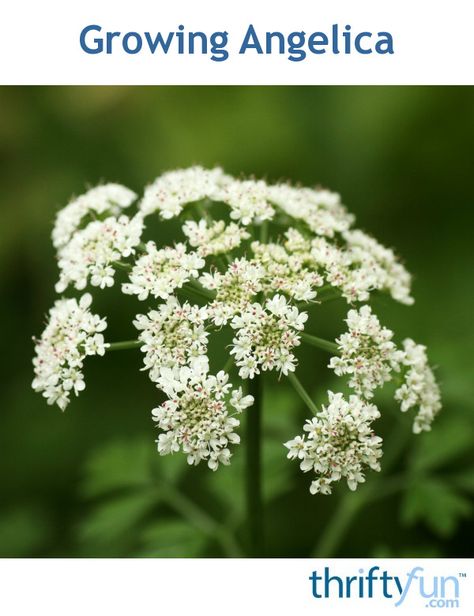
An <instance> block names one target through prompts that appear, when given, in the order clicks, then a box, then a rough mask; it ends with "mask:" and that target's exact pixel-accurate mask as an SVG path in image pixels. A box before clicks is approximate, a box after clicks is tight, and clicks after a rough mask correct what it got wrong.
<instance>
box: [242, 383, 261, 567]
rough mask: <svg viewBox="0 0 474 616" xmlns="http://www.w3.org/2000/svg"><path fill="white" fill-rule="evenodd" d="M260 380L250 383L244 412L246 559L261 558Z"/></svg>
mask: <svg viewBox="0 0 474 616" xmlns="http://www.w3.org/2000/svg"><path fill="white" fill-rule="evenodd" d="M262 390H263V387H262V376H260V375H255V377H254V378H253V379H251V380H250V384H249V393H250V394H251V395H252V396H253V398H254V403H253V405H252V406H251V407H250V408H249V409H248V411H247V426H246V432H247V435H246V436H247V438H246V443H247V447H246V454H247V460H246V469H245V471H246V473H245V485H246V497H247V532H248V548H249V556H263V551H264V547H263V545H264V544H263V506H262V468H261V467H262V459H261V441H262V393H263V391H262Z"/></svg>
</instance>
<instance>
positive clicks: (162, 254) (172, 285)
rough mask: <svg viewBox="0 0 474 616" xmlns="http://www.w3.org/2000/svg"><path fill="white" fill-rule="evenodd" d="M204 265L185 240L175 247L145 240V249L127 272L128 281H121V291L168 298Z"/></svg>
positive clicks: (141, 297) (140, 295)
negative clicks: (189, 249)
mask: <svg viewBox="0 0 474 616" xmlns="http://www.w3.org/2000/svg"><path fill="white" fill-rule="evenodd" d="M204 265H205V261H204V259H202V258H201V257H200V256H199V255H198V254H196V253H195V252H187V250H186V246H185V245H184V244H176V246H175V247H174V248H169V247H166V248H161V249H160V250H158V248H157V247H156V245H155V242H148V243H147V245H146V253H145V254H144V255H142V256H141V257H139V258H138V259H137V261H136V263H135V265H134V266H133V269H132V271H131V273H130V282H129V283H125V284H123V285H122V291H123V292H124V293H126V294H129V295H136V296H137V297H138V299H139V300H145V299H147V298H148V296H149V295H152V296H153V297H155V298H158V297H159V298H161V299H167V298H168V297H169V296H170V295H171V294H172V293H173V292H174V291H175V290H176V289H180V288H181V287H182V286H183V285H184V284H185V283H186V282H188V281H189V280H190V279H191V278H197V276H198V272H199V270H200V269H202V268H203V267H204Z"/></svg>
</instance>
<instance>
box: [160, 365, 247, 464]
mask: <svg viewBox="0 0 474 616" xmlns="http://www.w3.org/2000/svg"><path fill="white" fill-rule="evenodd" d="M228 378H229V376H228V375H227V374H226V373H225V372H224V371H220V372H218V373H217V375H215V376H214V375H210V374H208V373H207V372H206V371H204V372H202V373H201V374H198V373H197V372H195V371H192V370H186V369H184V370H183V369H181V371H180V374H179V377H178V379H176V382H177V383H178V386H177V388H176V391H174V392H173V391H172V389H171V390H168V393H169V394H171V397H170V398H169V399H168V400H166V401H165V402H164V403H163V404H162V405H161V406H159V407H158V408H155V409H153V411H152V415H153V419H154V421H155V422H156V424H157V426H158V427H159V428H160V429H161V430H162V432H161V434H160V435H159V437H158V440H157V443H158V451H159V453H160V454H161V455H167V454H170V453H174V452H177V451H179V450H182V451H183V452H184V453H185V454H186V456H187V460H188V463H189V464H193V465H197V464H199V462H201V461H202V460H205V461H206V462H207V465H208V467H209V468H210V469H212V470H214V471H215V470H217V468H218V466H219V464H224V465H227V464H229V463H230V458H231V455H232V453H231V451H230V449H229V446H230V445H235V444H237V443H239V442H240V437H239V435H238V434H237V433H236V432H235V431H234V430H235V428H237V427H238V426H239V424H240V421H239V420H238V419H237V417H236V415H237V414H239V413H240V412H242V411H243V410H244V409H245V408H247V407H248V406H250V405H251V404H252V402H253V398H252V396H242V390H241V389H240V388H239V389H236V390H232V385H231V384H230V383H228ZM229 407H231V409H229ZM229 410H230V412H229Z"/></svg>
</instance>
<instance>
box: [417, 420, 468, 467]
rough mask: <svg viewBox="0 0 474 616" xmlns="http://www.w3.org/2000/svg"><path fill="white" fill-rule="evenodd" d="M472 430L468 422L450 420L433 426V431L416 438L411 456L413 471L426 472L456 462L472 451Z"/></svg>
mask: <svg viewBox="0 0 474 616" xmlns="http://www.w3.org/2000/svg"><path fill="white" fill-rule="evenodd" d="M473 438H474V429H473V426H472V424H471V423H470V422H468V421H464V420H462V419H459V418H457V419H454V418H451V419H450V421H445V422H444V425H441V424H435V425H434V426H433V430H432V431H431V432H428V433H426V434H422V435H420V436H419V437H418V439H419V442H418V447H417V449H416V452H415V454H414V456H413V469H414V470H416V471H426V470H432V469H435V468H439V467H441V466H444V465H446V464H449V463H450V462H452V461H454V460H456V459H457V458H458V457H459V456H462V455H463V454H465V453H466V452H468V451H470V450H471V449H472V442H473Z"/></svg>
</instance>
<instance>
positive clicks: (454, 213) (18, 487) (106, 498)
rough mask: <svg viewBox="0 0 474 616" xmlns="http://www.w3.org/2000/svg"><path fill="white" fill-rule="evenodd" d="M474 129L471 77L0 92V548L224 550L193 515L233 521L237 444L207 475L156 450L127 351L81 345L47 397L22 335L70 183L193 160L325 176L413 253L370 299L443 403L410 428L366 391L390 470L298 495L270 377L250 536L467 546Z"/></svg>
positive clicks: (309, 352) (291, 419) (472, 426)
mask: <svg viewBox="0 0 474 616" xmlns="http://www.w3.org/2000/svg"><path fill="white" fill-rule="evenodd" d="M473 142H474V89H472V88H471V89H466V88H418V87H409V88H398V87H396V88H395V87H390V88H386V87H383V88H381V87H377V88H372V87H341V88H333V87H331V88H295V87H293V88H286V87H278V88H259V87H249V88H245V87H233V88H195V87H193V88H190V87H180V88H176V87H173V88H85V87H81V88H58V87H55V88H3V89H1V90H0V158H1V165H0V284H1V303H0V315H1V320H0V323H1V324H2V332H1V336H0V340H1V354H0V357H1V362H2V366H1V372H0V374H1V381H0V412H1V416H0V456H1V458H0V459H1V462H0V482H1V483H0V500H1V511H0V554H2V555H5V556H76V555H81V556H83V555H86V556H87V555H94V556H95V555H111V556H123V555H148V554H150V555H183V556H187V555H220V554H222V553H226V552H225V551H224V552H223V551H222V542H221V541H219V536H220V535H219V532H220V531H219V532H216V530H215V528H216V527H215V526H213V524H214V522H212V521H211V520H210V519H209V518H208V514H209V515H211V516H212V517H213V518H214V519H216V520H217V521H218V523H219V524H222V525H223V526H224V527H226V528H230V527H232V528H233V529H234V530H235V533H236V535H237V538H238V540H245V529H244V527H243V525H242V521H241V511H242V508H243V487H242V482H241V466H242V451H243V448H244V447H245V444H242V446H241V452H240V453H237V454H236V456H235V464H234V465H233V466H232V467H230V469H227V468H221V469H220V470H219V471H218V472H217V473H216V474H212V473H211V472H210V471H207V470H206V469H205V468H198V469H189V468H188V467H186V465H185V464H182V458H176V457H175V458H174V459H173V460H168V459H163V458H160V457H159V456H158V454H156V453H155V452H154V442H153V441H154V438H155V437H156V436H155V432H154V428H153V425H152V422H151V420H150V409H151V408H152V407H153V406H154V405H156V404H158V403H159V401H160V397H159V393H158V392H157V391H156V390H154V388H153V386H152V385H151V383H149V381H148V380H147V377H146V375H145V374H143V373H140V372H139V371H138V368H139V367H140V356H139V353H138V352H137V351H127V352H124V353H122V354H116V355H110V356H107V357H106V358H105V359H102V360H95V359H93V360H91V361H90V362H89V363H88V364H87V366H86V381H87V389H86V391H85V392H84V393H83V394H82V395H81V396H80V398H78V399H77V400H74V401H73V403H72V404H71V405H70V406H69V407H68V409H67V411H66V412H65V413H64V414H62V413H61V412H60V411H59V410H58V409H57V408H51V407H48V406H47V405H46V403H45V402H44V400H43V399H42V398H41V396H40V395H37V394H34V393H33V391H32V390H31V388H30V382H31V380H32V369H31V357H32V353H33V344H32V341H31V336H32V335H33V334H37V335H38V334H39V333H40V332H41V329H42V326H43V322H44V315H45V313H46V312H47V310H48V308H49V306H50V305H51V304H52V302H53V301H54V292H53V285H54V282H55V280H56V275H57V271H56V265H55V261H54V253H53V249H52V247H51V244H50V232H51V228H52V222H53V219H54V215H55V212H56V210H57V208H58V207H61V206H63V205H64V204H66V203H67V201H68V199H69V198H70V196H71V195H72V194H80V193H81V192H82V191H83V190H84V188H85V187H86V186H87V185H94V184H96V183H98V182H100V181H117V182H120V183H123V184H125V185H127V186H129V187H130V188H133V189H134V190H136V191H137V192H139V193H140V192H141V191H142V190H143V186H144V185H145V184H146V183H147V182H150V181H151V180H153V179H154V178H155V177H156V176H157V175H159V174H160V173H162V172H163V171H164V170H167V169H170V168H175V167H185V166H188V165H190V164H194V163H199V164H203V165H209V166H212V165H214V164H220V165H222V166H223V167H224V168H225V170H226V171H227V172H230V173H234V174H240V173H241V172H242V173H245V174H255V175H256V176H259V177H260V176H265V177H267V178H268V179H270V180H277V179H280V178H288V179H290V180H292V181H294V182H301V183H303V184H308V185H310V184H315V183H320V184H322V185H324V186H327V187H329V188H331V189H333V190H336V191H338V192H340V193H341V194H342V196H343V200H344V203H346V204H347V205H348V207H349V209H350V210H351V211H353V212H354V213H355V214H356V215H357V220H358V224H359V226H361V227H362V228H364V229H365V230H366V231H368V232H370V233H372V234H374V235H375V237H377V238H378V239H379V240H380V241H382V242H383V243H385V244H387V245H389V246H394V247H395V248H396V250H397V252H398V253H399V254H400V255H402V256H403V259H404V261H405V263H406V265H407V267H408V269H409V270H410V271H411V272H413V274H414V294H415V297H416V300H417V301H416V303H415V305H414V306H413V307H411V308H406V307H403V306H400V305H395V304H393V303H391V302H389V301H386V300H384V301H382V302H380V303H379V304H378V305H375V304H374V307H375V308H376V310H377V312H378V313H379V314H380V316H381V318H383V320H384V322H385V323H386V324H387V325H389V326H390V327H392V328H394V329H395V331H396V332H397V334H398V335H399V336H400V337H403V336H406V335H410V336H412V337H413V338H415V339H416V340H417V341H419V342H422V343H424V344H427V345H428V346H429V353H430V357H431V361H432V363H433V364H435V365H436V366H437V375H438V378H439V380H440V382H441V386H442V392H443V399H444V410H443V412H442V415H441V416H440V417H439V420H438V421H436V423H435V425H434V428H433V431H432V433H430V434H428V435H422V436H419V437H414V436H412V435H411V434H410V431H409V426H408V425H407V424H406V422H403V421H402V422H401V423H400V426H401V428H400V427H399V426H398V424H399V419H400V418H401V419H402V420H403V419H405V417H401V414H400V413H399V411H397V409H396V406H395V404H394V403H393V402H390V399H389V397H388V396H385V398H384V397H381V398H380V399H379V403H380V406H381V408H382V409H383V410H384V417H385V418H384V419H383V420H382V421H381V422H380V424H379V425H380V430H379V431H380V432H381V434H382V435H383V436H384V438H385V439H386V440H387V446H388V441H389V440H390V435H392V440H393V441H394V442H395V445H398V449H399V451H398V457H397V458H396V461H395V464H394V467H393V473H391V474H390V475H392V474H393V477H390V476H385V475H376V474H374V473H369V474H368V485H369V487H370V485H372V486H373V489H372V491H371V492H370V494H369V492H368V491H366V492H363V491H361V492H360V495H361V496H358V493H356V495H355V496H354V495H352V494H348V490H347V488H346V487H345V486H340V488H339V489H338V490H336V493H335V494H334V496H332V497H323V496H317V497H312V496H311V495H309V492H308V486H309V483H310V478H309V476H303V475H302V474H301V473H300V472H299V471H298V469H297V466H296V464H295V463H291V462H289V461H288V462H287V461H286V460H285V452H284V450H283V448H282V447H281V442H282V441H283V440H286V439H288V438H290V437H292V436H294V435H295V434H296V433H297V432H298V431H299V430H300V429H301V425H302V423H303V420H304V418H305V416H306V415H307V413H306V412H305V410H304V409H303V408H302V407H301V404H300V402H299V400H298V399H297V398H296V396H294V395H293V393H292V392H291V391H290V390H288V389H287V386H286V385H285V384H284V383H281V384H280V385H279V386H278V387H276V381H274V380H271V381H270V382H269V386H268V387H267V395H266V399H265V438H264V451H265V477H264V484H265V490H266V495H267V500H266V507H265V516H266V543H267V554H268V555H270V556H307V555H309V554H312V553H315V549H316V548H315V546H316V545H319V553H320V554H321V550H323V552H325V553H323V554H321V555H323V556H324V555H330V554H334V555H337V556H372V555H386V556H431V555H433V556H437V555H440V556H461V555H465V556H472V494H473V492H474V455H473V445H474V404H473V393H474V392H473V389H474V388H473V380H474V379H473V360H472V357H473V350H474V345H473V341H474V332H473V319H472V314H473V292H474V291H473V286H472V272H473V259H472V256H473V255H472V252H473V250H472V233H473V231H472V225H473V220H474V213H473V212H474V209H473V208H474V192H473V185H474V183H473V180H474V165H473V162H474V153H473ZM158 232H160V231H159V230H158ZM117 297H120V296H119V295H117V294H116V290H108V291H106V292H104V293H102V294H100V297H98V298H97V302H96V304H95V305H96V306H97V309H98V310H100V312H101V313H102V314H107V315H108V316H109V322H110V328H109V329H110V338H111V339H116V340H117V339H126V338H129V337H131V336H133V333H132V328H131V326H130V324H129V321H130V316H131V315H133V314H134V310H135V308H134V307H133V306H134V304H133V302H131V300H130V298H128V299H124V300H123V302H122V303H121V304H119V303H118V302H117V301H116V299H115V298H117ZM122 298H123V296H122ZM314 314H315V315H316V314H319V312H316V311H315V313H314ZM343 316H344V315H343V311H342V310H341V309H340V308H337V307H336V305H335V304H334V305H332V306H329V305H328V306H327V307H325V308H322V309H321V316H320V317H319V316H318V317H316V316H314V320H313V321H312V325H311V331H313V332H314V333H319V334H324V333H326V334H327V335H336V334H337V333H339V332H340V331H341V329H342V327H343V324H342V321H341V319H342V318H343ZM300 361H301V371H300V372H299V374H301V375H302V378H303V380H304V381H305V383H306V384H307V386H308V387H311V386H312V387H313V389H314V395H315V397H316V399H317V400H322V399H323V398H324V393H325V390H326V389H327V388H328V387H338V386H339V385H338V382H337V380H334V378H331V376H330V374H329V372H328V371H327V370H326V369H325V363H326V362H327V357H324V356H323V355H322V354H321V353H319V352H316V351H315V350H314V349H306V350H303V351H302V352H301V353H300ZM399 430H401V432H400V435H398V434H399V432H398V431H399ZM166 485H167V486H168V487H166ZM170 486H171V488H170ZM170 489H171V492H170ZM190 500H192V502H193V503H194V504H195V505H196V506H197V507H199V508H197V509H196V507H195V506H194V505H191V504H190ZM176 510H179V511H180V514H179V515H178V514H176ZM335 520H336V521H335ZM206 524H207V526H206ZM328 525H329V526H328ZM219 528H220V527H219ZM329 529H330V530H329ZM321 537H322V538H323V543H321ZM324 537H326V539H324ZM328 537H329V539H328ZM318 542H319V543H318ZM325 542H326V543H325Z"/></svg>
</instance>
